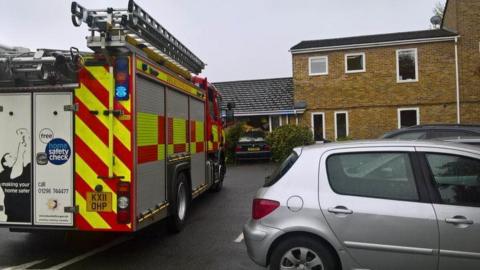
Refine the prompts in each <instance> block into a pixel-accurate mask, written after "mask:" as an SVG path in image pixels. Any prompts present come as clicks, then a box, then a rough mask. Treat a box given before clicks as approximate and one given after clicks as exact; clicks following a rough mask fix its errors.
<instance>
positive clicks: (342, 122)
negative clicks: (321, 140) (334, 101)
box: [334, 112, 348, 140]
mask: <svg viewBox="0 0 480 270" xmlns="http://www.w3.org/2000/svg"><path fill="white" fill-rule="evenodd" d="M334 120H335V140H338V139H345V138H347V137H348V112H335V119H334Z"/></svg>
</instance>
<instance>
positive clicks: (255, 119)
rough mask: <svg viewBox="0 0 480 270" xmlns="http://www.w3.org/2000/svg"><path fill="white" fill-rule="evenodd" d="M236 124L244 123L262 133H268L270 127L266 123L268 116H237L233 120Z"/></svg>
mask: <svg viewBox="0 0 480 270" xmlns="http://www.w3.org/2000/svg"><path fill="white" fill-rule="evenodd" d="M235 121H236V122H237V123H244V124H245V125H247V126H248V128H251V129H261V130H263V131H269V129H270V126H269V123H268V116H263V115H255V116H239V117H236V118H235Z"/></svg>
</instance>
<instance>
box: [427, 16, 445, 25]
mask: <svg viewBox="0 0 480 270" xmlns="http://www.w3.org/2000/svg"><path fill="white" fill-rule="evenodd" d="M430 22H431V23H432V24H433V25H440V24H441V23H442V17H440V16H438V15H435V16H433V17H432V18H431V19H430Z"/></svg>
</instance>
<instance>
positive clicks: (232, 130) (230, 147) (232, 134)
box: [225, 123, 245, 162]
mask: <svg viewBox="0 0 480 270" xmlns="http://www.w3.org/2000/svg"><path fill="white" fill-rule="evenodd" d="M243 134H245V127H244V123H236V124H235V125H233V126H231V127H229V128H227V129H226V130H225V146H226V158H227V162H232V161H233V160H234V159H235V148H236V147H237V143H238V139H240V137H242V136H243Z"/></svg>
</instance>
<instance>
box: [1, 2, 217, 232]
mask: <svg viewBox="0 0 480 270" xmlns="http://www.w3.org/2000/svg"><path fill="white" fill-rule="evenodd" d="M71 13H72V15H71V16H72V23H73V24H74V25H75V26H81V24H86V25H87V26H88V30H89V35H88V36H87V38H86V40H87V46H88V47H89V48H90V49H91V50H92V52H90V53H88V52H80V51H79V50H78V49H76V48H73V47H72V48H71V49H70V50H48V49H38V50H37V51H35V52H29V51H25V49H22V48H18V47H17V48H9V47H6V46H0V125H1V128H0V158H1V164H0V165H1V166H0V226H3V227H9V228H10V229H11V230H37V229H65V230H80V231H111V232H134V231H137V230H139V229H142V228H144V227H146V226H148V225H150V224H152V223H155V222H157V221H159V220H162V219H164V218H168V224H169V228H170V229H171V230H172V231H175V232H178V231H180V230H181V229H182V227H183V225H184V222H185V218H186V216H187V213H188V208H189V205H190V203H191V202H192V200H193V199H195V198H196V197H198V196H199V195H201V194H202V193H204V192H206V191H208V190H213V191H219V190H220V189H221V188H222V183H223V178H224V175H225V171H226V168H225V155H224V143H223V126H222V120H221V117H220V115H221V112H220V102H221V96H220V94H219V92H218V91H217V90H216V89H215V87H214V86H213V85H212V84H210V83H209V82H208V81H207V79H206V78H202V77H199V76H198V74H199V73H200V72H201V71H202V70H203V69H204V67H205V64H204V62H202V61H201V60H200V59H199V58H198V57H197V56H195V54H193V53H192V52H191V51H190V50H189V49H187V47H186V46H185V45H183V44H182V43H181V42H180V41H178V40H177V39H176V38H175V37H174V36H173V35H172V34H171V33H170V32H169V31H167V30H166V29H165V28H164V27H163V26H162V25H161V24H160V23H158V22H157V21H156V20H155V19H154V18H152V17H151V16H150V15H149V14H148V13H147V12H146V11H145V10H143V9H142V8H141V7H140V6H139V5H138V4H137V3H135V2H134V1H132V0H130V1H129V3H128V7H127V8H125V9H114V8H106V9H96V10H89V9H86V8H84V7H83V6H81V5H79V4H78V3H76V2H73V3H72V6H71Z"/></svg>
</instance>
